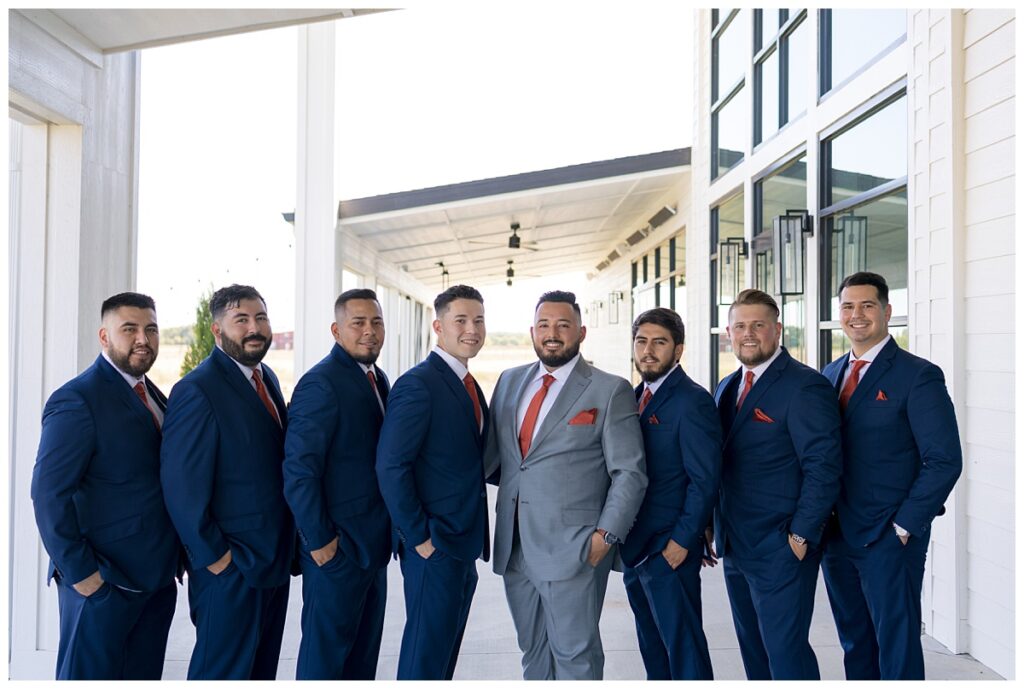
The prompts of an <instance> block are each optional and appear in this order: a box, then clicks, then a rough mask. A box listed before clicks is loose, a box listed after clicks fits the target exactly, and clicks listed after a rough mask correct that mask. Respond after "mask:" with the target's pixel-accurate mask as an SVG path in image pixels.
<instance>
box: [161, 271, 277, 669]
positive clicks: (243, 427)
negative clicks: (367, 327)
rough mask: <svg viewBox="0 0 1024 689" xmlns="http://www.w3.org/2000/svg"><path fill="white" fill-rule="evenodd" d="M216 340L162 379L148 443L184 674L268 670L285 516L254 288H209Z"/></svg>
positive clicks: (261, 308)
mask: <svg viewBox="0 0 1024 689" xmlns="http://www.w3.org/2000/svg"><path fill="white" fill-rule="evenodd" d="M210 313H211V315H212V317H213V323H212V325H211V326H210V327H211V330H212V331H213V336H214V339H215V340H216V343H217V346H216V348H215V349H214V350H213V352H212V353H211V354H210V356H208V357H207V358H206V359H205V360H204V361H203V362H202V363H201V364H200V365H199V366H197V367H196V368H195V369H194V370H193V371H191V372H190V373H189V374H188V375H186V376H185V377H184V378H182V379H181V380H180V381H179V382H178V384H177V385H175V386H174V389H173V390H172V391H171V397H170V401H169V402H168V405H167V420H166V423H165V424H164V442H163V447H162V448H161V452H160V463H161V471H160V476H161V479H162V482H163V486H164V498H165V500H166V502H167V511H168V512H169V513H170V515H171V520H172V521H173V522H174V526H175V528H176V529H177V531H178V535H179V536H180V537H181V542H182V544H183V545H184V547H185V552H186V553H187V554H188V559H189V565H188V573H189V580H188V598H189V609H190V616H191V618H192V623H193V624H194V625H195V627H196V645H195V648H194V649H193V650H192V659H191V660H190V661H189V666H188V678H189V679H266V680H270V679H275V678H276V676H277V660H278V655H279V654H280V651H281V637H282V634H283V633H284V618H285V612H286V611H287V608H288V583H289V572H290V569H291V564H292V558H293V556H294V553H295V522H294V521H292V515H291V512H289V511H288V505H287V504H286V503H285V501H284V493H283V478H282V474H281V462H282V460H283V458H284V433H285V426H286V424H287V412H286V410H285V404H284V398H283V397H282V396H281V388H280V385H279V384H278V382H277V376H275V375H274V372H273V371H271V370H270V367H268V366H267V365H265V364H263V363H261V362H262V361H263V357H264V356H265V355H266V353H267V350H269V349H270V344H271V340H272V337H273V333H272V332H271V330H270V317H269V316H268V315H267V304H266V302H265V301H264V300H263V297H262V296H260V293H259V292H257V291H256V289H255V288H253V287H249V286H246V285H231V286H230V287H224V288H222V289H219V290H217V291H216V292H214V293H213V296H212V297H211V298H210Z"/></svg>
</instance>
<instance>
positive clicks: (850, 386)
mask: <svg viewBox="0 0 1024 689" xmlns="http://www.w3.org/2000/svg"><path fill="white" fill-rule="evenodd" d="M869 363H870V362H868V361H863V360H861V359H857V360H856V361H854V362H852V363H851V364H850V366H851V369H850V377H849V378H847V379H846V385H844V386H843V390H842V392H840V393H839V408H840V409H841V410H843V411H846V405H847V404H849V403H850V398H851V397H853V391H854V390H856V389H857V383H859V382H860V370H861V369H862V368H864V367H865V366H867V365H868V364H869Z"/></svg>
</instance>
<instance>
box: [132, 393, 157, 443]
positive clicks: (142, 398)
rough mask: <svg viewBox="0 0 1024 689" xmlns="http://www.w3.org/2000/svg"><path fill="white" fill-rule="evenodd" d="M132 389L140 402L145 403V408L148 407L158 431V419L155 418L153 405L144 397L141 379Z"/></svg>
mask: <svg viewBox="0 0 1024 689" xmlns="http://www.w3.org/2000/svg"><path fill="white" fill-rule="evenodd" d="M132 389H133V390H135V394H136V395H138V396H139V399H140V400H142V403H143V404H144V405H146V409H148V410H149V413H150V414H151V415H152V416H153V425H154V426H156V430H158V431H159V430H160V420H159V419H157V418H156V412H154V411H153V407H151V406H149V398H148V397H146V386H145V385H143V384H142V381H139V382H138V383H136V384H135V387H134V388H132Z"/></svg>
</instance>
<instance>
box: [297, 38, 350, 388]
mask: <svg viewBox="0 0 1024 689" xmlns="http://www.w3.org/2000/svg"><path fill="white" fill-rule="evenodd" d="M298 32H299V94H298V95H299V99H298V116H299V121H298V174H297V175H296V180H297V184H298V189H297V192H296V196H295V199H296V205H295V377H296V378H298V377H300V376H301V375H302V374H303V373H305V372H306V370H307V369H309V367H310V366H312V365H313V364H314V363H316V362H317V361H319V360H320V359H321V358H323V356H324V354H326V352H327V351H328V349H329V348H330V345H331V342H332V339H331V334H330V323H331V321H332V317H333V309H334V300H335V298H336V297H337V296H338V291H339V289H340V287H341V265H340V263H339V262H338V256H337V255H336V254H337V250H338V246H337V244H338V242H337V233H336V230H335V226H336V223H337V220H336V216H337V204H336V203H335V197H334V35H335V26H334V23H333V22H320V23H316V24H310V25H308V26H302V27H299V29H298Z"/></svg>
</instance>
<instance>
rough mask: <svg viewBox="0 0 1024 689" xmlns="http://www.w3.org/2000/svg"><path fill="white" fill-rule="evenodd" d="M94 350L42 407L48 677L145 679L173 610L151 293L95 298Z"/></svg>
mask: <svg viewBox="0 0 1024 689" xmlns="http://www.w3.org/2000/svg"><path fill="white" fill-rule="evenodd" d="M100 315H101V321H102V325H101V326H100V330H99V341H100V346H101V347H102V349H103V351H102V353H101V354H100V356H98V357H97V358H96V361H95V362H94V363H93V364H92V366H90V367H89V368H87V369H86V370H85V371H84V372H83V373H82V374H81V375H79V376H78V377H77V378H74V379H72V380H71V381H69V382H67V383H65V384H64V385H63V386H62V387H61V388H60V389H58V390H57V391H56V392H54V393H53V394H52V395H51V396H50V399H49V400H48V401H47V402H46V407H45V408H44V410H43V430H42V435H41V437H40V440H39V454H38V455H37V457H36V464H35V467H34V468H33V471H32V504H33V507H34V508H35V515H36V523H37V524H38V526H39V534H40V536H41V537H42V540H43V545H44V546H45V548H46V552H47V553H48V554H49V555H50V571H49V576H50V577H52V578H53V579H55V580H56V582H57V596H58V601H59V609H60V642H59V644H58V647H57V669H56V677H57V679H92V680H97V679H102V680H118V679H134V680H156V679H160V676H161V674H162V673H163V665H164V652H165V649H166V647H167V634H168V630H169V629H170V626H171V619H172V618H173V617H174V606H175V601H176V599H177V589H176V588H175V584H174V577H175V574H176V573H177V572H178V571H179V562H180V558H179V552H180V547H181V545H180V543H179V542H178V538H177V535H176V534H175V533H174V527H173V526H172V525H171V522H170V519H169V518H168V516H167V511H166V509H165V508H164V500H163V495H162V493H161V489H160V426H161V425H162V423H163V420H164V408H165V407H166V404H167V400H166V398H165V397H164V396H163V393H161V392H160V390H159V389H158V388H157V387H156V386H155V385H154V384H153V382H152V381H150V380H149V378H147V377H146V372H147V371H149V369H150V368H151V367H152V366H153V363H154V362H155V361H156V356H157V353H158V352H159V350H160V332H159V328H158V327H157V321H156V305H155V304H154V303H153V300H152V299H151V298H150V297H148V296H146V295H144V294H138V293H136V292H124V293H122V294H116V295H114V296H112V297H110V298H109V299H107V300H106V301H104V302H103V306H102V307H101V309H100Z"/></svg>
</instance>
